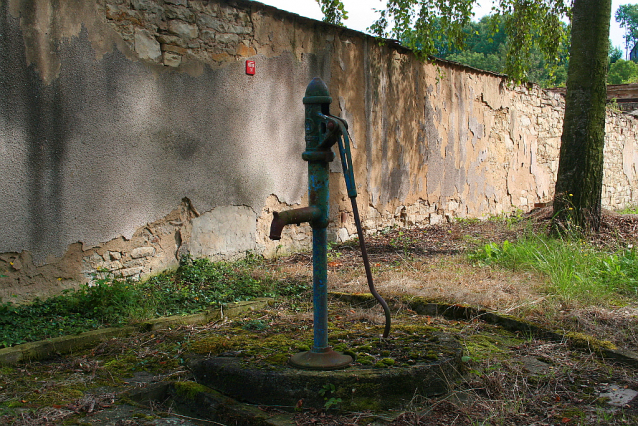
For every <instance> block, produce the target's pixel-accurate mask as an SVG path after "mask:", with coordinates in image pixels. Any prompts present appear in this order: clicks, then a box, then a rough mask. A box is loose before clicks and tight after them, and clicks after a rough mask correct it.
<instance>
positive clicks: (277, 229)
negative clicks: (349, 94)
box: [270, 78, 390, 370]
mask: <svg viewBox="0 0 638 426" xmlns="http://www.w3.org/2000/svg"><path fill="white" fill-rule="evenodd" d="M331 102H332V98H331V97H330V94H329V92H328V88H327V87H326V85H325V83H324V82H323V81H322V80H321V79H320V78H314V79H313V80H312V81H311V82H310V84H309V85H308V87H307V89H306V96H305V97H304V98H303V103H304V104H305V107H306V123H305V126H306V150H305V151H304V153H303V154H302V155H301V158H302V159H304V160H305V161H307V162H308V199H309V204H310V205H309V206H308V207H303V208H299V209H294V210H287V211H284V212H274V213H273V215H274V217H273V221H272V224H271V228H270V238H271V239H273V240H279V239H281V231H282V230H283V228H284V226H285V225H288V224H300V223H303V222H310V226H311V227H312V268H313V308H314V323H313V327H314V341H313V346H312V349H311V350H310V351H307V352H301V353H298V354H295V355H293V356H292V357H291V359H290V363H291V364H292V365H294V366H297V367H300V368H307V369H314V370H331V369H337V368H343V367H346V366H347V365H348V364H350V363H351V362H352V358H351V357H350V356H349V355H344V354H341V353H339V352H335V351H333V350H332V348H331V347H330V346H329V345H328V306H327V305H328V258H327V242H328V241H327V234H326V228H327V227H328V213H329V210H330V209H329V204H328V200H329V191H328V183H329V168H328V165H329V163H330V162H331V161H332V160H333V159H334V156H335V155H334V153H333V152H332V151H331V148H332V146H333V145H334V144H335V143H337V144H338V146H339V154H340V157H341V164H342V166H343V174H344V177H345V180H346V188H347V190H348V197H350V200H351V203H352V213H353V215H354V220H355V224H356V226H357V233H358V235H359V244H360V246H361V254H362V256H363V261H364V266H365V270H366V277H367V279H368V285H369V287H370V291H371V293H372V294H373V295H374V297H375V298H376V299H377V300H378V301H379V303H381V305H382V306H383V310H384V312H385V317H386V323H385V330H384V333H383V337H388V334H389V332H390V310H389V309H388V305H387V304H386V303H385V301H384V300H383V299H382V298H381V296H379V294H378V293H377V292H376V290H375V289H374V285H373V283H372V274H371V271H370V265H369V262H368V256H367V253H366V250H365V244H364V240H363V231H362V229H361V221H360V219H359V211H358V209H357V202H356V196H357V190H356V187H355V183H354V174H353V171H352V158H351V155H350V141H349V137H348V130H347V124H346V122H345V121H344V120H342V119H340V118H338V117H334V116H331V115H330V103H331Z"/></svg>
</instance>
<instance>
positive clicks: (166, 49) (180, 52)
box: [160, 44, 188, 55]
mask: <svg viewBox="0 0 638 426" xmlns="http://www.w3.org/2000/svg"><path fill="white" fill-rule="evenodd" d="M160 48H161V49H162V52H173V53H177V54H178V55H185V54H186V52H188V50H187V49H186V48H184V47H180V46H175V45H173V44H162V45H161V46H160Z"/></svg>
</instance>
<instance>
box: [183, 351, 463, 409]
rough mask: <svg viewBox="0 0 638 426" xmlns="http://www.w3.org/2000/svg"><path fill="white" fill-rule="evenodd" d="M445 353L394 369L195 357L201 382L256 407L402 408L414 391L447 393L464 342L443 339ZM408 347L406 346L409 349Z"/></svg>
mask: <svg viewBox="0 0 638 426" xmlns="http://www.w3.org/2000/svg"><path fill="white" fill-rule="evenodd" d="M441 345H445V353H446V354H447V355H445V356H440V357H438V359H436V360H433V361H432V362H420V363H418V364H415V365H410V366H393V367H390V368H377V367H363V366H356V365H355V366H350V367H347V368H345V369H343V370H332V371H314V370H301V369H297V368H294V367H292V366H290V365H287V366H277V367H274V366H273V367H272V368H264V367H263V366H250V365H249V364H248V365H246V364H244V363H243V362H242V358H241V357H236V356H229V357H226V356H218V357H212V358H204V359H200V360H196V361H192V362H191V365H190V368H191V371H192V373H193V375H194V377H195V380H196V381H197V382H198V383H201V384H203V385H206V386H208V387H210V388H212V389H215V390H216V391H219V392H221V393H223V394H225V395H227V396H229V397H231V398H234V399H237V400H239V401H244V402H248V403H251V404H258V405H275V406H283V407H291V408H292V407H295V406H299V404H300V401H301V404H302V405H303V407H313V408H323V407H325V406H326V404H330V406H333V407H334V408H341V409H345V410H348V411H363V410H371V411H378V410H388V409H399V408H400V407H401V406H403V405H405V404H406V403H408V402H409V401H410V400H411V399H412V398H413V397H414V395H422V396H432V395H440V394H445V393H447V392H448V391H449V390H450V387H451V386H452V385H453V383H454V381H455V380H456V379H457V378H458V377H459V375H460V373H461V370H462V366H461V352H462V350H461V346H460V345H459V344H458V342H456V341H455V340H454V339H449V340H444V342H443V343H441ZM406 350H407V348H406Z"/></svg>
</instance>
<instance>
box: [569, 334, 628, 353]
mask: <svg viewBox="0 0 638 426" xmlns="http://www.w3.org/2000/svg"><path fill="white" fill-rule="evenodd" d="M566 337H567V338H568V339H569V341H570V343H571V344H572V345H573V346H575V347H579V348H587V349H590V348H591V349H594V350H597V351H600V350H603V349H607V350H616V349H618V347H617V346H616V345H614V344H613V343H611V342H610V341H609V340H599V339H596V338H595V337H592V336H588V335H587V334H584V333H577V332H570V333H567V334H566Z"/></svg>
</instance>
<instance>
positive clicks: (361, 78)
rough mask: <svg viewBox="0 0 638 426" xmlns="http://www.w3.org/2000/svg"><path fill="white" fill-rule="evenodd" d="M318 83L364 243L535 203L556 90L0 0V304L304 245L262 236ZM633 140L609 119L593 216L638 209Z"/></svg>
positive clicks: (293, 27) (372, 53)
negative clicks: (350, 178)
mask: <svg viewBox="0 0 638 426" xmlns="http://www.w3.org/2000/svg"><path fill="white" fill-rule="evenodd" d="M54 5H55V7H54ZM246 58H250V59H251V60H254V61H255V62H256V67H257V73H256V75H254V76H248V75H246V74H245V72H244V61H245V59H246ZM315 76H319V77H322V78H323V79H324V80H325V81H326V82H327V83H328V84H329V88H330V91H331V95H332V97H333V99H334V101H333V104H332V107H331V108H332V113H333V114H336V115H340V116H342V117H343V118H345V119H346V120H347V121H348V123H349V126H350V133H351V136H352V140H353V159H354V163H355V167H356V169H355V178H356V181H357V184H358V191H359V197H358V201H359V206H360V211H361V213H362V215H363V218H362V219H363V222H364V225H365V226H366V228H367V229H368V230H369V231H374V230H376V229H380V228H383V227H386V226H393V225H401V226H411V225H415V224H420V225H424V224H431V223H437V222H439V221H442V220H449V219H450V218H452V217H486V216H488V215H494V214H500V213H503V212H510V211H513V210H516V209H521V210H529V209H531V208H532V207H533V206H534V203H538V202H547V201H549V200H551V197H552V195H553V192H552V191H553V183H554V180H555V175H556V170H557V165H558V144H559V143H560V134H561V131H562V122H561V120H562V108H563V100H562V98H561V97H560V96H559V95H557V94H554V93H549V92H545V91H542V90H540V89H539V88H538V87H530V88H527V87H514V88H511V87H508V86H507V82H506V81H505V80H504V79H503V78H502V77H499V76H496V75H493V74H489V73H483V72H480V71H476V70H471V69H467V68H463V67H459V66H456V65H453V64H447V63H439V64H431V63H422V62H419V61H417V60H416V59H415V57H414V55H412V54H411V53H410V52H408V51H407V50H404V49H403V48H400V47H396V46H380V45H379V44H378V43H376V42H375V41H374V40H373V39H371V38H369V37H366V36H364V35H363V34H360V33H357V32H354V31H350V30H347V29H343V28H339V27H334V26H329V25H326V24H323V23H320V22H316V21H312V20H308V19H306V18H301V17H298V16H296V15H292V14H289V13H286V12H282V11H278V10H276V9H274V8H271V7H268V6H264V5H261V4H259V3H256V2H246V1H242V0H236V1H224V2H222V1H210V2H207V1H206V2H205V1H198V0H190V1H186V0H179V1H178V0H171V1H168V0H164V1H157V0H133V1H131V2H128V1H123V0H104V1H100V2H95V3H93V2H90V1H77V0H59V1H56V2H53V1H52V0H9V1H8V2H7V1H5V2H2V3H0V162H1V165H2V167H1V171H0V173H1V177H2V179H0V196H1V197H2V199H3V203H2V204H0V214H1V215H2V217H3V218H5V222H4V226H3V231H2V234H1V235H0V275H6V277H0V297H2V298H4V299H6V298H7V297H8V296H9V295H14V294H15V295H18V299H17V300H20V299H21V298H23V299H27V298H29V297H33V296H35V295H44V294H49V293H55V292H57V291H59V290H61V289H63V288H66V287H72V286H74V285H77V283H78V282H82V281H86V280H88V279H90V277H91V275H92V274H94V273H95V272H96V271H97V270H98V269H107V270H110V271H113V272H115V273H119V274H122V275H124V276H128V277H132V278H137V277H140V276H143V275H147V274H150V273H155V272H158V271H160V270H162V269H164V268H166V267H171V266H174V265H175V264H176V263H177V261H178V259H179V258H180V256H182V255H185V254H191V255H196V256H201V255H207V256H212V257H214V258H216V259H217V258H224V257H225V258H229V257H231V258H232V257H235V256H237V255H239V254H240V253H241V252H243V251H245V250H254V251H257V252H261V253H264V254H265V255H275V254H277V253H281V252H285V251H290V250H298V249H301V248H306V247H308V245H309V243H310V236H309V229H310V228H309V227H308V226H307V225H301V226H291V227H287V228H286V229H285V231H284V235H283V239H282V241H280V242H272V241H270V240H268V238H267V234H268V227H269V223H270V219H271V217H272V211H277V210H282V209H286V208H289V207H290V205H292V204H304V203H305V193H306V180H307V178H306V163H305V162H303V161H302V160H301V158H300V154H301V152H302V151H303V147H304V140H303V104H302V102H301V99H302V98H303V95H304V91H305V87H306V85H307V83H308V82H309V81H310V79H311V78H312V77H315ZM637 132H638V125H637V123H636V120H635V119H633V118H631V117H627V116H622V115H620V114H617V113H613V112H610V113H609V117H608V122H607V144H606V150H605V156H606V169H605V181H604V189H603V203H604V205H605V206H607V207H614V208H615V207H623V206H625V205H629V204H636V203H638V194H636V191H635V190H633V188H635V187H636V184H637V183H638V175H637V171H636V170H637V168H636V165H637V164H638V153H637V152H638V150H637V148H636V146H635V145H636V140H637V139H638V138H637V136H638V135H637V134H636V133H637ZM331 171H333V172H334V173H333V176H332V179H331V188H330V189H331V193H332V197H331V199H332V204H331V218H332V222H331V224H330V227H329V231H330V233H331V236H332V238H333V239H341V240H343V239H347V238H349V237H350V236H352V235H353V234H354V233H355V230H354V223H353V220H352V216H351V211H350V206H349V202H348V200H347V197H346V195H345V185H344V183H343V179H342V178H341V176H340V175H339V165H338V163H337V162H335V163H334V164H332V165H331Z"/></svg>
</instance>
